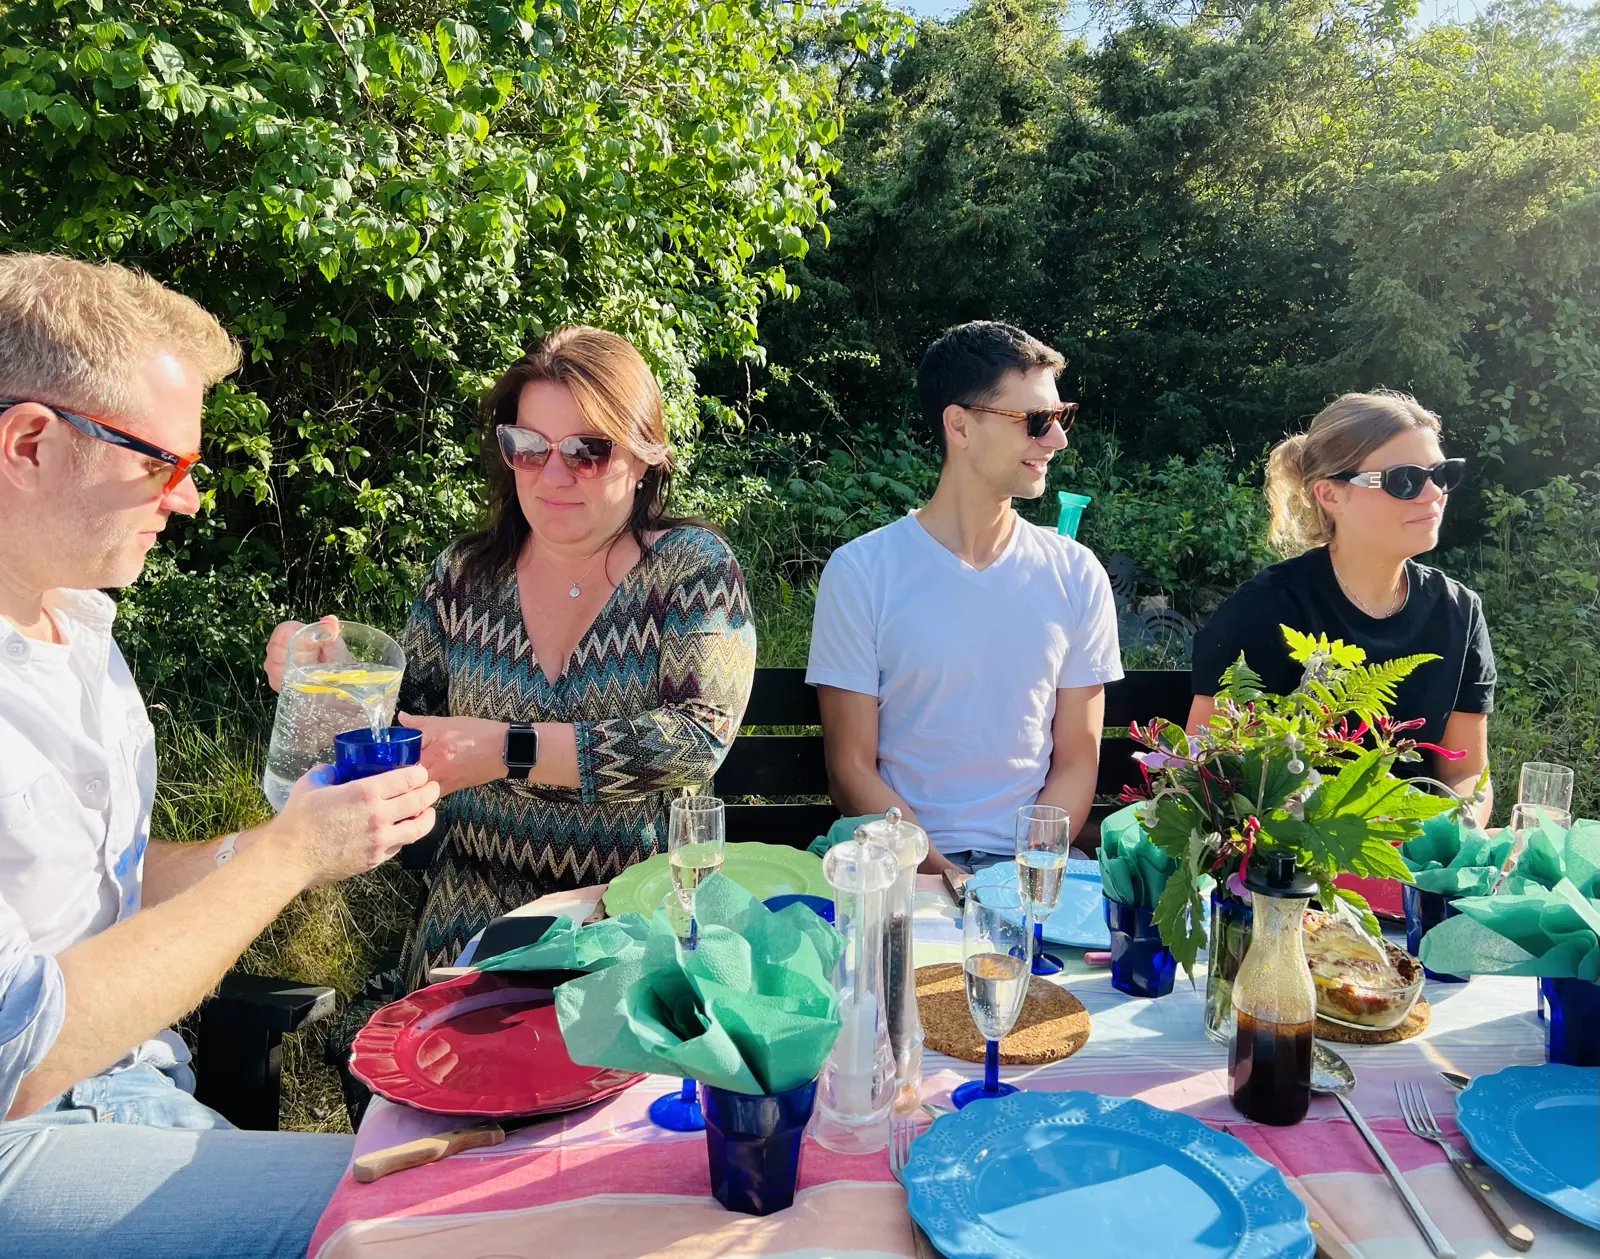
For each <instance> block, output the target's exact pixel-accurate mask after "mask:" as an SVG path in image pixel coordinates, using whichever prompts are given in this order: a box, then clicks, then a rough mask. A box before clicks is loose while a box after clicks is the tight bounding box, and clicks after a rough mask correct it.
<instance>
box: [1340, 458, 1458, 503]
mask: <svg viewBox="0 0 1600 1259" xmlns="http://www.w3.org/2000/svg"><path fill="white" fill-rule="evenodd" d="M1466 479H1467V461H1466V460H1465V459H1446V460H1445V461H1444V462H1443V463H1436V464H1434V465H1433V467H1431V468H1419V467H1418V466H1417V465H1416V464H1414V463H1400V464H1396V465H1395V466H1394V467H1392V468H1385V469H1384V470H1383V471H1382V472H1338V473H1335V474H1334V475H1333V476H1331V477H1329V478H1328V480H1330V481H1346V482H1348V483H1349V484H1351V485H1359V486H1361V487H1363V488H1365V489H1374V490H1382V491H1383V492H1384V493H1385V494H1387V495H1388V496H1389V497H1390V498H1402V499H1404V498H1415V497H1416V496H1417V495H1418V494H1420V493H1422V487H1423V486H1424V485H1426V484H1427V483H1428V482H1429V481H1432V482H1433V483H1434V484H1435V485H1437V486H1438V487H1439V488H1440V489H1441V490H1443V491H1444V492H1445V493H1446V494H1449V493H1450V492H1452V491H1453V490H1457V489H1460V488H1461V483H1462V482H1463V481H1465V480H1466Z"/></svg>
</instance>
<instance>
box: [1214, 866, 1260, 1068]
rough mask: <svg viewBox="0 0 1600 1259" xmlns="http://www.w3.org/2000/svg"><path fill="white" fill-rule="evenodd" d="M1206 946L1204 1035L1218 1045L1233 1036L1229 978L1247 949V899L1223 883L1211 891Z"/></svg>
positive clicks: (1234, 974) (1248, 940)
mask: <svg viewBox="0 0 1600 1259" xmlns="http://www.w3.org/2000/svg"><path fill="white" fill-rule="evenodd" d="M1207 939H1208V943H1207V946H1206V1010H1205V1020H1206V1035H1207V1036H1209V1037H1210V1038H1211V1039H1212V1040H1214V1041H1216V1042H1217V1043H1218V1044H1221V1045H1226V1044H1228V1043H1229V1042H1230V1041H1231V1040H1232V1039H1233V981H1234V979H1235V978H1236V977H1237V976H1238V974H1239V964H1240V963H1241V962H1243V961H1244V955H1245V953H1246V951H1247V950H1248V949H1249V948H1250V902H1249V900H1247V899H1245V898H1244V897H1241V896H1239V895H1237V894H1235V893H1234V892H1233V891H1232V890H1231V889H1229V888H1228V887H1226V886H1225V885H1219V886H1218V887H1217V888H1215V889H1214V890H1213V891H1212V893H1211V930H1210V934H1209V936H1208V937H1207Z"/></svg>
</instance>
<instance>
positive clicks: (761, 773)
mask: <svg viewBox="0 0 1600 1259" xmlns="http://www.w3.org/2000/svg"><path fill="white" fill-rule="evenodd" d="M805 677H806V671H805V670H804V669H757V670H756V677H755V686H754V687H753V688H752V690H751V692H750V706H749V707H748V708H747V709H745V714H744V728H745V730H746V731H749V730H750V728H751V727H756V728H771V727H773V726H811V727H820V724H821V721H822V716H821V713H820V712H819V710H818V707H817V692H816V688H815V687H811V686H807V685H806V680H805ZM1189 698H1190V695H1189V673H1188V670H1186V669H1136V670H1134V671H1133V672H1131V673H1129V674H1128V675H1127V676H1126V677H1125V678H1123V679H1122V680H1121V681H1120V682H1112V683H1111V684H1110V685H1108V686H1107V687H1106V716H1105V725H1106V728H1107V729H1108V730H1119V731H1124V732H1125V731H1126V730H1127V728H1128V723H1129V722H1130V721H1138V722H1145V721H1148V720H1150V718H1152V717H1166V718H1167V719H1168V720H1171V721H1177V722H1183V721H1186V720H1188V717H1189ZM1137 750H1138V745H1137V744H1135V743H1134V741H1133V740H1132V739H1130V738H1129V737H1128V736H1127V734H1126V733H1122V734H1112V735H1107V736H1106V737H1104V738H1102V739H1101V741H1100V774H1099V777H1098V778H1097V780H1096V782H1095V795H1096V796H1097V797H1102V798H1103V797H1112V798H1114V797H1116V796H1117V794H1118V793H1119V792H1121V790H1122V788H1123V786H1124V785H1125V784H1130V783H1137V782H1139V781H1140V776H1139V765H1138V762H1137V761H1135V760H1134V759H1133V753H1134V752H1136V751H1137ZM712 791H714V792H715V794H717V795H718V796H721V797H722V798H723V799H724V800H728V801H733V800H737V799H739V798H741V797H750V796H756V797H760V798H761V799H762V800H767V801H770V800H772V798H773V797H780V798H782V797H792V796H821V797H824V799H826V797H827V795H828V767H827V763H826V762H825V761H824V759H823V755H822V735H821V733H820V732H818V733H813V734H750V733H741V734H740V735H739V737H738V738H737V739H735V740H734V743H733V746H732V747H731V748H729V749H728V757H727V759H726V760H725V761H723V763H722V768H721V769H720V770H718V771H717V776H716V779H715V781H714V782H713V784H712ZM1114 807H1115V806H1113V805H1109V804H1105V803H1102V804H1099V805H1097V806H1096V807H1095V809H1094V810H1093V811H1092V812H1091V813H1090V820H1091V821H1093V822H1097V821H1099V819H1100V818H1101V817H1104V816H1105V815H1106V814H1107V813H1109V812H1111V811H1112V809H1113V808H1114ZM838 816H839V810H837V809H836V808H834V807H833V805H832V804H829V803H799V804H797V803H787V802H785V803H758V804H751V803H742V804H734V803H730V804H729V805H728V839H729V841H730V842H739V841H745V840H755V841H758V842H761V843H767V844H787V845H789V846H791V847H794V848H804V847H806V845H808V844H810V843H811V841H812V840H814V839H815V838H816V837H817V836H818V835H822V834H826V832H827V830H828V827H829V826H831V825H832V824H833V822H834V821H835V820H836V819H837V818H838Z"/></svg>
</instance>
